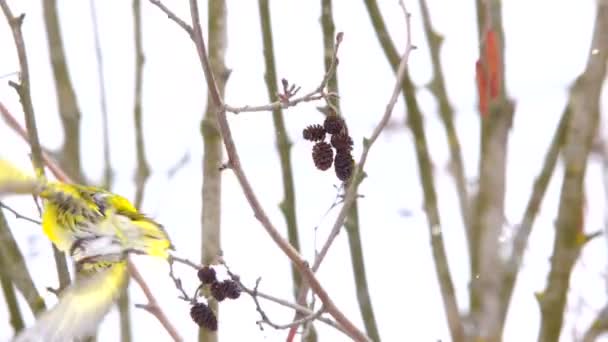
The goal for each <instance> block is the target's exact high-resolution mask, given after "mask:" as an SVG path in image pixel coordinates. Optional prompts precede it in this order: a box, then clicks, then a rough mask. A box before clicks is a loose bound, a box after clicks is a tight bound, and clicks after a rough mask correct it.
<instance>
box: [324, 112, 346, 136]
mask: <svg viewBox="0 0 608 342" xmlns="http://www.w3.org/2000/svg"><path fill="white" fill-rule="evenodd" d="M323 127H325V132H327V133H329V134H338V133H340V131H342V129H343V128H344V120H343V119H342V118H341V117H339V116H337V115H328V116H327V117H326V118H325V121H324V122H323Z"/></svg>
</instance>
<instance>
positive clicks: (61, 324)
mask: <svg viewBox="0 0 608 342" xmlns="http://www.w3.org/2000/svg"><path fill="white" fill-rule="evenodd" d="M126 278H127V263H126V261H121V262H118V263H114V264H112V265H110V266H109V267H107V268H105V269H103V270H100V271H96V272H91V273H90V274H85V275H82V276H81V277H79V278H77V279H76V281H75V282H74V283H73V284H72V286H70V287H69V288H67V289H66V290H64V292H63V293H62V294H61V296H60V299H59V302H58V303H57V305H55V307H53V308H52V309H51V310H49V311H47V312H45V313H43V314H42V315H41V316H40V317H39V318H38V319H37V321H36V323H35V325H34V326H33V327H31V328H28V329H26V330H25V331H23V332H22V333H20V334H19V335H18V336H17V337H16V338H15V340H14V342H38V341H45V342H62V341H71V340H73V339H81V338H84V337H87V336H88V335H90V334H92V333H93V332H94V331H95V329H96V328H97V326H98V325H99V323H100V322H101V321H102V320H103V318H104V317H105V315H106V314H107V313H108V311H109V310H110V308H111V307H112V304H113V303H114V301H115V300H116V299H118V297H119V296H120V294H121V293H122V291H123V289H124V287H125V286H126Z"/></svg>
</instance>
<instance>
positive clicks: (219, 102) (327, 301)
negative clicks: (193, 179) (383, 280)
mask: <svg viewBox="0 0 608 342" xmlns="http://www.w3.org/2000/svg"><path fill="white" fill-rule="evenodd" d="M190 14H191V17H192V28H193V35H192V36H191V37H192V39H193V41H194V44H195V46H196V50H197V53H198V55H199V59H200V62H201V66H202V68H203V72H204V74H205V80H206V83H207V88H208V91H209V97H210V98H211V100H212V101H213V102H214V103H215V105H216V106H217V108H219V109H220V110H219V111H218V113H217V120H218V124H219V128H220V131H221V133H222V138H223V139H224V145H225V147H226V151H227V154H228V158H229V164H230V168H231V169H232V171H233V172H234V174H235V176H236V177H237V179H238V181H239V183H240V185H241V188H242V189H243V193H244V195H245V197H246V198H247V201H248V202H249V204H250V206H251V208H252V209H253V211H254V213H255V217H256V218H257V219H258V221H260V223H261V224H262V226H263V227H264V228H265V229H266V232H267V233H268V234H269V235H270V237H271V238H272V239H273V240H274V242H275V243H276V244H277V246H278V247H279V248H280V249H281V250H282V251H283V252H284V253H285V254H286V255H287V256H288V257H289V259H290V260H291V261H292V262H293V263H294V264H295V265H296V267H297V268H298V270H299V272H301V273H302V275H303V276H304V278H305V279H306V280H307V281H308V283H309V284H310V286H311V288H312V289H313V290H314V292H315V293H316V294H317V295H318V296H319V298H320V299H321V301H322V302H323V304H324V305H325V307H326V309H327V312H328V313H330V314H331V315H332V316H333V317H334V318H335V319H336V321H338V322H339V323H340V324H341V325H342V326H343V327H344V328H345V330H346V331H348V332H349V336H351V337H352V338H354V339H356V340H359V341H368V340H369V339H368V338H367V336H365V334H363V333H362V332H361V331H360V330H359V329H358V328H357V327H356V326H355V325H354V324H353V323H352V322H351V321H350V320H349V319H348V318H346V316H345V315H344V314H343V313H342V312H341V311H340V310H339V309H338V308H337V307H336V305H335V304H334V302H333V301H332V299H331V298H330V296H329V294H328V293H327V292H326V291H325V289H324V288H323V287H322V286H321V284H320V283H319V281H318V280H317V278H316V277H315V275H314V273H313V272H311V270H310V268H309V266H308V263H307V262H306V261H305V260H304V259H303V258H302V256H301V255H300V254H299V253H298V252H297V251H296V250H295V249H294V248H293V247H292V246H291V245H290V244H289V242H288V241H286V240H285V239H284V238H283V237H282V236H281V234H280V233H279V232H278V231H277V229H276V228H275V227H274V225H273V224H272V223H271V222H270V219H269V218H268V216H267V215H266V212H265V211H264V210H263V209H262V206H261V204H260V202H259V200H258V198H257V196H256V195H255V193H254V191H253V188H252V187H251V184H250V183H249V180H248V179H247V176H246V175H245V172H244V171H243V169H242V167H241V163H240V158H239V155H238V152H237V149H236V146H235V144H234V139H233V138H232V131H231V130H230V126H229V125H228V120H227V118H226V110H225V106H224V101H223V98H222V96H221V94H220V92H219V89H218V86H217V82H216V80H215V76H214V75H213V73H212V71H211V67H210V64H209V58H208V56H207V48H206V46H205V41H204V39H203V34H202V31H201V25H200V18H199V13H198V3H197V1H196V0H191V1H190Z"/></svg>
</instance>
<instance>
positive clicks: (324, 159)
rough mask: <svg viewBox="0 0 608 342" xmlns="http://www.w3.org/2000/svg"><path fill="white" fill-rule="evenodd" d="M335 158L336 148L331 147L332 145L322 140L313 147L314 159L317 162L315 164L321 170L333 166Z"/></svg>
mask: <svg viewBox="0 0 608 342" xmlns="http://www.w3.org/2000/svg"><path fill="white" fill-rule="evenodd" d="M333 159H334V150H332V149H331V145H329V144H328V143H326V142H324V141H321V142H318V143H316V144H315V146H313V148H312V160H313V161H314V162H315V166H316V167H317V169H319V170H323V171H325V170H327V169H329V168H330V167H331V163H332V162H333Z"/></svg>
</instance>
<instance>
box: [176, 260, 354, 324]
mask: <svg viewBox="0 0 608 342" xmlns="http://www.w3.org/2000/svg"><path fill="white" fill-rule="evenodd" d="M175 262H178V263H180V264H184V265H186V266H188V267H191V268H193V269H194V270H199V269H201V268H202V267H203V266H202V265H200V264H197V263H195V262H193V261H191V260H189V259H187V258H180V257H177V256H175V255H171V256H170V257H169V263H170V264H173V263H175ZM219 263H220V264H221V265H223V266H224V268H226V272H227V273H228V275H229V276H230V279H231V280H232V281H234V282H236V283H237V284H238V285H239V287H240V288H241V290H242V291H243V292H245V293H247V294H248V295H249V296H251V297H252V298H253V297H259V298H263V299H266V300H267V301H269V302H273V303H275V304H278V305H281V306H284V307H287V308H290V309H294V310H296V311H297V312H300V313H302V314H304V315H312V314H314V311H312V310H310V309H309V308H308V307H306V306H303V305H299V304H295V303H292V302H289V301H287V300H284V299H281V298H278V297H275V296H272V295H269V294H267V293H264V292H261V291H259V290H257V289H256V290H254V289H250V288H249V287H247V286H246V285H245V284H244V283H243V282H242V280H241V277H239V276H238V275H237V274H235V273H233V272H232V271H231V270H230V268H229V267H228V265H227V264H226V263H225V262H224V261H223V260H221V259H220V260H219ZM259 279H261V278H259ZM256 284H257V282H256ZM178 290H179V291H180V292H182V294H183V291H182V290H181V289H178ZM184 292H185V291H184ZM194 298H196V296H194ZM254 301H255V299H254ZM256 303H257V302H256ZM258 304H259V303H258ZM316 319H317V320H319V321H321V322H323V323H325V324H327V325H329V326H331V327H333V328H335V329H337V330H340V331H342V332H343V333H345V334H346V331H345V330H344V329H343V328H342V327H341V326H340V325H339V324H337V323H336V322H335V321H333V320H331V319H329V318H325V317H322V316H321V317H317V318H316Z"/></svg>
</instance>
